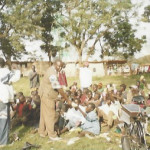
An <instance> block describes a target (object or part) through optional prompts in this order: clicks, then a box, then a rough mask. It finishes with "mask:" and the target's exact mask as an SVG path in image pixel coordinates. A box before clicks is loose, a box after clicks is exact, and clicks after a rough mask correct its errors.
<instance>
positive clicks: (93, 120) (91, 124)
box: [78, 103, 100, 136]
mask: <svg viewBox="0 0 150 150" xmlns="http://www.w3.org/2000/svg"><path fill="white" fill-rule="evenodd" d="M78 109H79V111H80V112H81V113H82V115H83V116H84V117H85V119H86V121H85V122H84V123H83V124H82V125H81V129H82V131H81V132H80V136H85V135H86V134H89V135H98V134H100V124H99V120H98V115H97V114H96V112H95V105H94V104H93V103H89V104H88V105H87V107H86V113H84V112H83V111H82V110H81V109H80V108H78Z"/></svg>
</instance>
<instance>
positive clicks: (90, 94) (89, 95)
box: [87, 90, 92, 99]
mask: <svg viewBox="0 0 150 150" xmlns="http://www.w3.org/2000/svg"><path fill="white" fill-rule="evenodd" d="M87 96H88V99H91V98H92V91H90V90H89V91H88V94H87Z"/></svg>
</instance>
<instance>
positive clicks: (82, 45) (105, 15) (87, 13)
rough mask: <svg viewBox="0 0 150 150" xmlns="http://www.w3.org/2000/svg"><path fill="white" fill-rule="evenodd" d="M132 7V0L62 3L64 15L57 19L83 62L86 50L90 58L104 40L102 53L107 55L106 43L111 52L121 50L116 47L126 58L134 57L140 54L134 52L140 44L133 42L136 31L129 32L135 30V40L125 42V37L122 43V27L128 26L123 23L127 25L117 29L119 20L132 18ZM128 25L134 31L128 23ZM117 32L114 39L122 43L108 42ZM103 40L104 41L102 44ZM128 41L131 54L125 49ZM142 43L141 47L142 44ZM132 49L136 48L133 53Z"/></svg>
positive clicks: (76, 0) (63, 0)
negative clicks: (112, 32)
mask: <svg viewBox="0 0 150 150" xmlns="http://www.w3.org/2000/svg"><path fill="white" fill-rule="evenodd" d="M132 7H133V5H132V3H131V1H130V0H121V1H120V0H111V1H110V0H100V1H99V0H74V1H71V0H62V12H63V13H62V17H61V18H60V19H59V20H58V24H59V25H60V26H61V27H63V28H64V37H65V38H66V40H67V41H69V43H70V44H71V45H73V46H74V47H75V48H76V50H77V52H78V55H79V61H80V63H81V61H82V55H83V52H84V50H85V49H87V53H88V54H89V55H92V54H94V52H95V46H96V44H97V43H98V42H99V40H100V41H101V42H100V44H101V50H102V54H106V53H107V51H108V50H107V49H106V48H103V45H104V44H105V43H104V42H107V45H109V46H110V48H111V53H115V52H117V51H118V50H117V46H119V49H120V50H121V49H122V50H124V56H125V55H126V54H134V53H135V52H136V51H137V50H135V49H136V47H135V44H136V43H138V42H139V41H136V40H138V39H135V40H133V38H134V30H132V29H129V31H132V33H131V34H130V35H129V36H130V38H131V37H132V40H133V41H132V42H129V41H127V40H126V41H123V37H122V40H121V36H124V35H123V30H121V28H124V27H121V26H122V25H123V26H124V25H125V24H126V23H125V22H124V23H125V24H120V26H119V25H118V26H117V24H118V23H119V19H120V18H128V17H130V16H129V15H128V14H131V15H133V13H132V12H131V9H132ZM125 26H126V27H128V28H132V26H130V25H129V24H126V25H125ZM116 29H117V31H115V32H117V33H118V34H117V33H116V35H115V36H114V40H115V42H116V41H117V40H118V39H116V38H118V36H119V38H120V44H117V43H115V42H113V41H112V40H108V39H107V40H106V37H107V34H108V33H111V31H114V30H116ZM128 33H129V32H128ZM127 36H128V35H127ZM103 39H105V41H103V42H102V40H103ZM124 39H125V38H124ZM109 42H111V43H109ZM117 42H119V41H117ZM121 42H123V43H121ZM125 42H128V43H127V44H126V45H128V46H127V47H131V48H130V50H129V51H130V52H129V51H128V49H127V48H126V50H125ZM130 44H132V46H130ZM133 44H134V46H133ZM139 44H142V41H141V42H140V43H139ZM133 47H134V49H133V51H132V48H133ZM140 48H141V45H139V46H138V51H139V50H140ZM131 51H132V52H131ZM125 53H126V54H125ZM107 55H108V54H107Z"/></svg>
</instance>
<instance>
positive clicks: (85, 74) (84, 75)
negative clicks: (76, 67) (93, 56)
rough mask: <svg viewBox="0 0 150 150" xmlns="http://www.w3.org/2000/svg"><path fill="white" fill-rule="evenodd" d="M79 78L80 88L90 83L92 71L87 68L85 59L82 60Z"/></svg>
mask: <svg viewBox="0 0 150 150" xmlns="http://www.w3.org/2000/svg"><path fill="white" fill-rule="evenodd" d="M79 79H80V86H81V89H82V90H83V89H84V88H89V87H90V86H91V85H92V71H91V70H90V69H89V63H88V62H87V61H86V62H84V63H83V67H82V68H80V73H79Z"/></svg>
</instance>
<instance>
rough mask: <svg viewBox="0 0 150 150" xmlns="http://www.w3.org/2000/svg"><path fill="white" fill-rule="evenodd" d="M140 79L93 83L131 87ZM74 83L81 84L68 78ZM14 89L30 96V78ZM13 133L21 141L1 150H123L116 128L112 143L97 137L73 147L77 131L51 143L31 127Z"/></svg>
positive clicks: (97, 79)
mask: <svg viewBox="0 0 150 150" xmlns="http://www.w3.org/2000/svg"><path fill="white" fill-rule="evenodd" d="M144 76H145V78H146V80H147V82H148V83H150V74H145V75H144ZM139 78H140V75H133V76H114V77H111V76H105V77H94V78H93V83H99V82H102V83H103V85H106V84H108V83H114V84H116V85H118V86H119V85H120V84H121V83H125V84H127V86H129V85H131V84H135V83H136V81H137V80H139ZM73 81H76V82H77V83H78V84H79V80H78V79H77V78H68V84H69V85H71V84H72V83H73ZM14 89H15V91H16V92H19V91H22V92H23V93H24V94H25V95H26V96H28V95H29V93H30V92H29V91H30V90H29V80H28V78H21V80H20V81H19V82H17V83H15V84H14ZM103 132H104V129H102V133H103ZM13 133H18V135H19V138H20V140H19V141H16V142H14V143H13V144H9V145H8V146H6V147H3V148H0V149H1V150H21V149H22V147H23V146H24V144H25V142H29V143H32V144H37V145H41V148H39V150H121V148H120V147H119V145H120V137H121V134H119V133H116V132H115V128H113V129H112V130H111V132H110V133H109V135H108V136H109V137H110V138H111V140H110V141H108V140H107V139H106V138H103V137H96V138H94V139H89V138H87V137H83V138H80V139H79V140H77V141H76V142H75V144H72V145H67V142H68V140H69V139H71V138H73V137H77V135H78V133H77V132H75V131H74V132H68V133H65V134H63V135H62V136H61V137H62V140H61V141H59V142H51V141H49V139H48V137H47V138H41V137H39V135H38V133H35V134H33V133H32V128H31V127H24V126H20V127H17V128H15V129H13V130H12V131H11V134H10V138H11V137H12V134H13ZM147 142H148V143H150V137H148V138H147ZM34 149H35V148H33V150H34Z"/></svg>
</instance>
